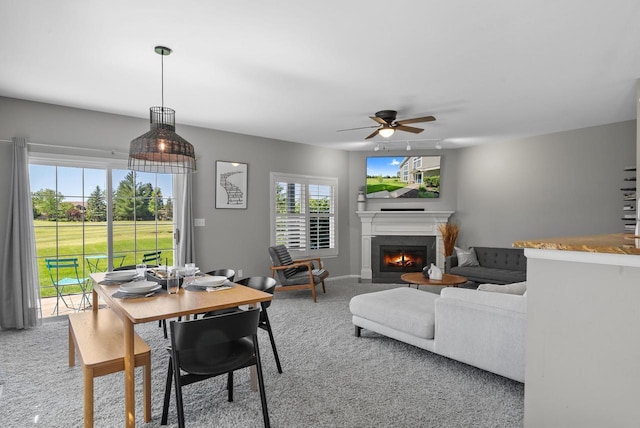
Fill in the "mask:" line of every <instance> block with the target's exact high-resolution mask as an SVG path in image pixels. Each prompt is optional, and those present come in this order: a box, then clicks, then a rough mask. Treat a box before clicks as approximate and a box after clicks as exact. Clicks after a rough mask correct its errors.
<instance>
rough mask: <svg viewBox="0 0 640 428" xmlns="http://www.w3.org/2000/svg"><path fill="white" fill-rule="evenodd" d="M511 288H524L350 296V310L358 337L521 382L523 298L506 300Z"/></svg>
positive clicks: (393, 291) (405, 290)
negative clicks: (371, 336) (377, 338)
mask: <svg viewBox="0 0 640 428" xmlns="http://www.w3.org/2000/svg"><path fill="white" fill-rule="evenodd" d="M516 286H519V287H518V288H519V291H518V292H520V291H522V286H525V287H526V284H513V285H501V286H499V288H497V289H493V290H495V291H493V292H490V291H479V290H469V289H462V288H445V289H443V290H442V292H441V294H440V295H438V294H435V293H430V292H428V291H423V290H418V289H415V288H409V287H401V288H393V289H389V290H383V291H376V292H373V293H366V294H361V295H358V296H355V297H353V298H352V299H351V301H350V303H349V309H350V310H351V313H352V315H353V316H352V321H353V324H354V325H355V334H356V336H358V337H360V335H361V330H362V329H367V330H370V331H373V332H376V333H378V334H382V335H384V336H387V337H390V338H393V339H396V340H400V341H402V342H405V343H408V344H410V345H413V346H417V347H419V348H422V349H426V350H428V351H431V352H434V353H437V354H440V355H444V356H445V357H449V358H452V359H455V360H458V361H461V362H463V363H466V364H470V365H472V366H475V367H478V368H480V369H483V370H487V371H490V372H492V373H496V374H499V375H501V376H505V377H507V378H509V379H513V380H516V381H518V382H524V372H525V343H526V339H525V333H526V324H527V298H526V293H525V294H524V295H520V294H507V290H508V289H509V288H511V287H514V288H515V287H516ZM494 287H498V286H494ZM497 290H502V292H496V291H497ZM509 292H516V291H515V290H509Z"/></svg>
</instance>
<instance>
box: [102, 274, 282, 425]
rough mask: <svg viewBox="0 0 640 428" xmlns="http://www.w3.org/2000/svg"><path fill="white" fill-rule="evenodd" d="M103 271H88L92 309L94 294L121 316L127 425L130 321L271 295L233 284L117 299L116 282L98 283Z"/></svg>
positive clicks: (131, 419)
mask: <svg viewBox="0 0 640 428" xmlns="http://www.w3.org/2000/svg"><path fill="white" fill-rule="evenodd" d="M104 275H105V274H104V273H103V272H97V273H92V274H91V275H90V276H91V279H92V280H93V281H94V285H93V295H92V296H93V310H94V311H97V310H98V296H100V297H101V298H102V299H103V300H104V301H105V303H106V304H107V305H108V306H109V307H110V308H111V309H112V310H113V311H114V312H115V313H116V314H118V316H119V317H120V319H122V322H123V323H124V349H125V356H124V372H125V380H124V383H125V422H126V426H127V427H134V426H135V423H136V418H135V371H134V368H135V364H134V363H135V361H134V348H133V339H134V324H141V323H147V322H151V321H158V320H164V319H167V318H175V317H179V316H184V317H187V316H189V315H194V314H199V313H203V312H209V311H215V310H219V309H226V308H233V307H236V306H241V305H255V304H257V303H259V302H266V301H269V300H271V299H272V297H273V296H272V295H271V294H269V293H265V292H262V291H258V290H254V289H253V288H249V287H245V286H243V285H240V284H234V286H233V287H232V288H229V289H227V290H220V291H213V292H206V291H187V290H184V289H182V288H181V289H180V291H179V292H178V294H166V293H157V294H155V295H153V296H151V297H143V298H136V299H118V298H115V297H112V295H113V294H114V293H115V292H116V291H118V288H119V286H117V285H103V284H100V282H102V281H103V280H104Z"/></svg>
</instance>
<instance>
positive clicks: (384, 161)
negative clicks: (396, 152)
mask: <svg viewBox="0 0 640 428" xmlns="http://www.w3.org/2000/svg"><path fill="white" fill-rule="evenodd" d="M403 159H404V156H385V157H369V158H367V175H383V176H386V175H390V176H392V177H395V176H396V175H397V174H398V167H399V166H400V162H402V160H403Z"/></svg>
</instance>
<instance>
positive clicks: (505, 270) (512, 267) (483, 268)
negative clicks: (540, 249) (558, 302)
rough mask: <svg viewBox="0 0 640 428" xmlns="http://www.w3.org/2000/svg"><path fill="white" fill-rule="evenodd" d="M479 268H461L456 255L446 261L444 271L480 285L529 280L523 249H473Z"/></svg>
mask: <svg viewBox="0 0 640 428" xmlns="http://www.w3.org/2000/svg"><path fill="white" fill-rule="evenodd" d="M471 248H473V249H474V250H475V255H476V257H477V260H478V265H477V266H459V263H458V256H457V255H456V254H455V252H454V254H453V255H451V256H449V257H447V258H446V259H445V265H444V271H445V273H450V274H454V275H462V276H464V277H465V278H467V279H468V280H469V281H473V282H476V283H478V284H483V283H491V284H511V283H514V282H523V281H526V280H527V259H526V257H525V256H524V249H523V248H495V247H471Z"/></svg>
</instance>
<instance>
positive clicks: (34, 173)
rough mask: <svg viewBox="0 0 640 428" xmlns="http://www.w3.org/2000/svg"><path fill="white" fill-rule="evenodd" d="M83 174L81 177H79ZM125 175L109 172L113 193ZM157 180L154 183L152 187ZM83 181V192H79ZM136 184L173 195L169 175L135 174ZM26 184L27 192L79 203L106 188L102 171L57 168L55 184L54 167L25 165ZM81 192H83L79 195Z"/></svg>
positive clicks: (165, 194)
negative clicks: (42, 192) (45, 191)
mask: <svg viewBox="0 0 640 428" xmlns="http://www.w3.org/2000/svg"><path fill="white" fill-rule="evenodd" d="M83 171H84V177H83ZM128 173H129V171H128V170H122V169H114V170H112V180H113V189H114V190H115V189H117V187H118V183H120V181H121V180H122V179H123V178H124V177H125V176H126V175H127V174H128ZM156 177H157V183H156V181H155V180H156ZM83 179H84V189H83ZM136 181H137V182H138V183H151V184H152V185H153V186H154V187H156V186H157V187H160V190H162V196H163V197H165V198H170V197H172V195H173V188H172V176H171V175H170V174H151V173H144V172H143V173H137V180H136ZM29 182H30V185H31V192H36V191H38V190H41V189H52V190H57V191H58V192H60V193H62V194H63V195H65V200H68V201H71V200H74V201H75V200H79V199H81V198H82V196H83V194H84V197H89V195H91V192H93V191H94V190H95V188H96V186H100V189H102V190H105V189H106V188H107V184H106V183H107V172H106V170H104V169H90V168H85V169H84V170H83V169H82V168H72V167H58V182H57V183H56V167H55V166H50V165H34V164H32V165H29ZM83 190H84V192H83Z"/></svg>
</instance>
